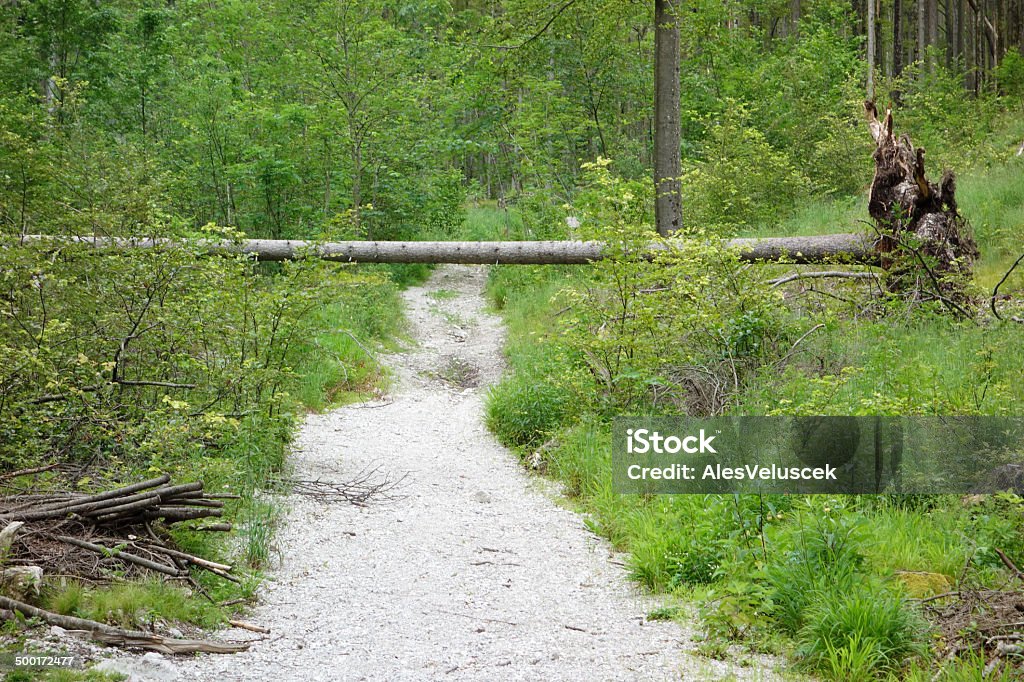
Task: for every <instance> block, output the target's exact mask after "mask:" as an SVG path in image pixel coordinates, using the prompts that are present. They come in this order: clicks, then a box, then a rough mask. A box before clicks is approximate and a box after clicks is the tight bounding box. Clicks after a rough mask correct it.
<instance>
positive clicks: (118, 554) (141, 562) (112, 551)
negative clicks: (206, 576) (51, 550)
mask: <svg viewBox="0 0 1024 682" xmlns="http://www.w3.org/2000/svg"><path fill="white" fill-rule="evenodd" d="M53 539H54V540H59V541H61V542H63V543H66V544H68V545H74V546H75V547H81V548H82V549H87V550H89V551H90V552H94V553H96V554H99V555H100V556H103V557H113V558H117V559H122V560H124V561H127V562H129V563H132V564H136V565H138V566H142V567H143V568H148V569H149V570H151V571H157V572H158V573H163V574H165V575H170V576H173V577H175V578H178V577H180V576H181V571H179V570H178V569H176V568H173V567H171V566H168V565H166V564H161V563H159V562H157V561H150V560H149V559H145V558H143V557H140V556H138V555H135V554H132V553H130V552H124V551H121V550H119V549H117V548H116V547H104V546H103V545H97V544H94V543H92V542H86V541H85V540H79V539H78V538H73V537H69V536H67V535H55V536H53Z"/></svg>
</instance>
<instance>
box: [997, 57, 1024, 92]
mask: <svg viewBox="0 0 1024 682" xmlns="http://www.w3.org/2000/svg"><path fill="white" fill-rule="evenodd" d="M995 77H996V82H997V83H999V89H1000V90H1001V91H1002V92H1003V94H1005V95H1007V96H1009V97H1024V54H1021V52H1020V50H1010V51H1009V52H1007V53H1006V54H1005V55H1004V56H1003V61H1002V62H1001V63H1000V64H999V66H997V67H996V69H995Z"/></svg>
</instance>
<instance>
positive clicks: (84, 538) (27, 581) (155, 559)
mask: <svg viewBox="0 0 1024 682" xmlns="http://www.w3.org/2000/svg"><path fill="white" fill-rule="evenodd" d="M52 468H54V467H53V466H47V467H38V468H35V469H28V470H23V471H16V472H11V473H8V474H4V475H2V476H0V482H2V481H4V480H10V479H11V478H15V477H17V476H24V475H28V474H33V473H41V472H43V471H48V470H50V469H52ZM230 497H235V496H233V495H217V494H209V493H206V492H205V491H204V490H203V484H202V482H195V483H184V484H180V485H172V484H171V477H170V476H168V475H167V474H164V475H162V476H158V477H156V478H152V479H149V480H147V481H142V482H139V483H133V484H131V485H126V486H123V487H119V488H114V489H111V490H106V491H102V492H98V493H94V494H84V493H79V492H68V491H50V492H46V493H24V494H8V495H6V496H3V497H0V527H2V528H3V529H2V530H0V562H2V565H3V568H2V572H0V590H2V591H3V592H4V595H2V596H0V619H3V620H13V619H14V618H15V615H14V614H15V612H18V613H21V614H22V615H23V616H25V617H28V618H34V619H40V620H42V621H43V622H45V623H48V624H50V625H56V626H60V627H62V628H64V629H66V630H71V631H75V632H81V633H83V634H85V635H86V636H88V637H89V638H91V639H93V640H96V641H99V642H102V643H104V644H110V645H115V646H123V647H129V648H143V649H151V650H155V651H161V652H164V653H190V652H195V651H205V652H210V653H234V652H236V651H243V650H245V649H246V648H247V647H248V645H247V644H245V643H224V642H210V641H204V640H187V639H175V638H172V637H164V636H161V635H158V634H154V633H150V632H142V631H137V630H123V629H120V628H116V627H112V626H110V625H107V624H105V623H100V622H98V621H92V620H87V619H84V618H76V617H73V616H65V615H61V614H58V613H53V612H50V611H46V610H44V609H40V608H38V607H35V606H33V605H31V604H29V603H28V602H27V601H23V600H24V599H26V598H27V597H28V596H30V595H31V594H33V593H34V594H36V595H38V592H39V587H40V585H41V583H42V581H43V577H44V576H43V570H44V569H43V567H45V570H46V572H47V573H49V574H51V575H60V576H62V577H73V578H81V579H84V580H87V581H89V582H92V583H102V582H107V581H110V580H112V579H114V578H119V579H124V578H131V577H142V576H144V575H146V574H152V573H155V574H158V575H160V576H162V577H163V578H164V579H165V580H183V581H188V582H189V583H190V584H191V585H192V586H193V587H194V588H196V589H197V590H198V591H200V592H203V590H202V588H201V587H200V585H199V584H198V583H197V582H196V581H195V580H194V578H193V577H192V573H191V570H192V569H193V568H196V569H201V570H205V571H209V572H211V573H213V574H215V575H218V576H220V577H221V578H224V579H226V580H230V581H233V582H239V579H238V577H236V576H235V575H233V574H232V572H231V571H232V567H231V566H229V565H228V564H223V563H218V562H216V561H210V560H209V559H205V558H203V557H199V556H195V555H193V554H190V553H188V552H183V551H181V550H180V549H178V548H177V547H176V546H175V545H174V542H173V539H172V538H171V536H170V534H169V532H168V528H169V527H170V526H171V525H172V524H175V523H181V522H186V521H187V522H194V521H200V520H203V519H206V518H209V517H219V516H221V514H222V508H223V506H224V499H225V498H230ZM195 530H207V531H228V530H231V524H228V523H212V524H204V525H201V526H198V527H196V528H195ZM204 594H205V592H204Z"/></svg>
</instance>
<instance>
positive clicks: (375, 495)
mask: <svg viewBox="0 0 1024 682" xmlns="http://www.w3.org/2000/svg"><path fill="white" fill-rule="evenodd" d="M407 475H408V474H402V475H401V476H399V477H398V478H395V477H393V476H392V475H391V474H389V473H386V472H384V473H382V472H381V468H380V467H379V466H374V467H367V468H365V469H363V470H361V471H360V472H359V473H357V474H356V475H355V477H353V478H352V479H350V480H348V481H343V482H336V481H324V480H321V479H319V478H317V479H313V480H311V479H302V478H292V477H284V478H278V479H276V480H275V481H274V482H275V483H278V484H280V485H282V486H284V487H286V488H288V489H289V491H290V492H291V494H293V495H305V496H307V497H312V498H314V499H316V500H317V501H318V502H323V503H330V502H347V503H349V504H352V505H355V506H357V507H366V506H368V505H369V504H370V503H371V502H379V501H391V500H396V499H400V497H399V496H396V495H395V494H394V492H393V491H394V490H395V489H396V488H398V487H399V486H400V485H401V484H402V482H403V481H404V480H405V477H406V476H407Z"/></svg>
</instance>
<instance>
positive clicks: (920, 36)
mask: <svg viewBox="0 0 1024 682" xmlns="http://www.w3.org/2000/svg"><path fill="white" fill-rule="evenodd" d="M926 2H927V0H917V61H919V62H921V63H922V64H924V60H925V58H926V55H927V54H928V30H927V26H928V22H927V21H925V17H926V16H927V14H928V11H927V5H926V4H925V3H926Z"/></svg>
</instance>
